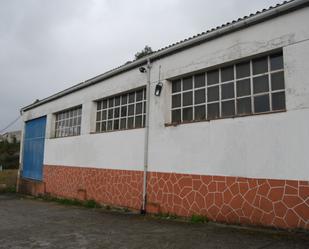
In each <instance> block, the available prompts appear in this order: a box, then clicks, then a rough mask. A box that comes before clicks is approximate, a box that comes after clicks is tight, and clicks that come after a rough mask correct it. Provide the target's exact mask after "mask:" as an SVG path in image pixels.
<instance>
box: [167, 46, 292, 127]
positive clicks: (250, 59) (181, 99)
mask: <svg viewBox="0 0 309 249" xmlns="http://www.w3.org/2000/svg"><path fill="white" fill-rule="evenodd" d="M276 54H278V51H277V52H271V53H268V54H264V55H262V56H260V57H257V56H255V57H253V58H249V59H246V60H243V61H240V62H239V61H238V62H234V63H231V64H224V65H219V66H218V67H216V68H211V69H209V70H205V71H204V72H202V73H201V72H197V73H194V74H192V75H191V76H184V77H181V78H176V79H175V80H173V81H172V84H173V82H176V81H179V80H180V86H181V87H180V91H177V92H172V90H171V100H170V101H171V105H170V106H171V107H170V120H171V123H174V122H173V117H172V113H173V111H176V110H180V121H179V122H175V123H186V122H188V121H184V120H183V109H184V108H190V107H191V108H192V109H193V110H192V112H193V114H192V115H193V116H192V122H194V121H203V120H198V119H197V118H196V113H195V107H197V106H203V105H204V106H205V115H206V117H205V119H204V121H208V120H213V119H210V118H209V115H208V114H209V112H208V105H209V104H219V117H218V119H222V118H231V117H240V116H244V114H239V113H238V108H237V101H238V100H239V99H243V98H250V100H251V113H250V114H245V116H248V115H256V114H262V113H271V112H278V111H277V110H276V111H274V110H273V104H272V95H273V94H274V93H279V92H283V93H284V94H285V92H286V90H285V79H284V88H282V89H278V90H272V79H271V75H272V74H274V73H279V72H283V73H284V65H283V67H282V68H281V69H276V70H272V69H271V57H272V56H274V55H276ZM280 54H281V56H282V59H284V58H283V52H282V51H280ZM264 57H267V72H264V73H260V74H255V75H254V74H253V60H255V59H258V58H264ZM239 63H249V65H250V72H249V75H248V76H246V77H241V78H237V74H236V65H237V64H239ZM283 64H284V63H283ZM225 67H233V72H234V79H233V80H229V81H224V82H222V76H221V72H222V68H225ZM214 70H218V73H219V82H218V83H216V84H212V85H208V79H207V76H208V72H210V71H214ZM201 74H204V76H205V85H204V86H202V87H195V76H196V75H201ZM264 75H266V76H267V77H268V91H265V92H261V93H254V91H253V79H254V78H256V77H260V76H264ZM189 77H192V89H189V90H183V79H184V78H189ZM246 79H249V80H250V94H249V95H244V96H240V97H238V92H237V82H238V81H241V80H246ZM230 83H233V84H234V97H233V98H227V99H222V86H224V85H226V84H230ZM212 87H219V98H218V100H215V101H208V96H207V94H208V89H209V88H212ZM200 89H205V102H203V103H199V104H195V91H197V90H200ZM186 92H192V94H193V97H192V101H193V103H192V105H187V106H184V105H183V102H184V100H183V94H184V93H186ZM175 95H180V106H177V107H173V106H172V97H173V96H175ZM261 95H268V98H269V111H266V112H255V106H254V98H255V97H256V96H261ZM227 101H234V109H235V113H234V115H233V116H223V115H222V103H224V102H227ZM284 110H285V109H284Z"/></svg>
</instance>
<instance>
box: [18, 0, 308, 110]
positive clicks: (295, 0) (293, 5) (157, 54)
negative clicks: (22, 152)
mask: <svg viewBox="0 0 309 249" xmlns="http://www.w3.org/2000/svg"><path fill="white" fill-rule="evenodd" d="M308 3H309V0H290V1H284V2H282V3H280V4H277V5H275V6H270V7H269V8H267V9H262V10H260V11H257V12H255V13H251V14H249V15H247V16H244V17H242V18H238V19H237V20H233V21H231V22H227V23H225V24H222V25H221V26H217V27H215V28H212V29H210V30H207V31H205V32H202V33H199V34H196V35H194V36H192V37H189V38H186V39H184V40H181V41H178V42H176V43H173V44H170V45H168V46H166V47H163V48H160V49H158V50H156V51H154V52H153V53H151V54H150V55H148V56H145V57H143V58H141V59H137V60H134V61H132V62H130V63H128V64H123V65H121V66H119V67H116V68H113V69H111V70H109V71H107V72H105V73H103V74H100V75H98V76H95V77H93V78H91V79H88V80H87V81H84V82H81V83H79V84H77V85H74V86H72V87H70V88H68V89H66V90H63V91H61V92H59V93H56V94H54V95H52V96H50V97H47V98H45V99H42V100H40V101H36V102H35V103H33V104H30V105H28V106H26V107H24V108H22V109H21V111H26V110H29V109H32V108H34V107H36V106H39V105H42V104H44V103H46V102H49V101H52V100H54V99H57V98H60V97H62V96H65V95H67V94H69V93H72V92H75V91H78V90H81V89H83V88H85V87H88V86H90V85H93V84H96V83H98V82H100V81H102V80H104V79H107V78H110V77H113V76H115V75H117V74H119V73H122V72H125V71H128V70H131V69H133V68H136V67H138V66H141V65H143V64H145V63H146V62H147V59H151V60H156V59H158V58H161V57H163V56H167V55H169V54H170V53H175V52H176V51H178V50H180V49H185V48H187V47H190V46H194V45H197V44H199V43H201V42H205V41H207V40H209V39H215V38H217V37H219V36H222V35H224V34H227V33H230V32H234V31H236V30H239V29H240V28H244V27H247V26H250V25H254V24H256V23H259V22H263V21H266V20H268V19H270V18H274V17H276V16H278V15H282V14H284V13H287V12H290V11H293V10H295V9H298V8H301V7H303V6H307V5H308ZM268 14H269V15H268ZM240 24H241V25H240ZM237 25H238V26H237Z"/></svg>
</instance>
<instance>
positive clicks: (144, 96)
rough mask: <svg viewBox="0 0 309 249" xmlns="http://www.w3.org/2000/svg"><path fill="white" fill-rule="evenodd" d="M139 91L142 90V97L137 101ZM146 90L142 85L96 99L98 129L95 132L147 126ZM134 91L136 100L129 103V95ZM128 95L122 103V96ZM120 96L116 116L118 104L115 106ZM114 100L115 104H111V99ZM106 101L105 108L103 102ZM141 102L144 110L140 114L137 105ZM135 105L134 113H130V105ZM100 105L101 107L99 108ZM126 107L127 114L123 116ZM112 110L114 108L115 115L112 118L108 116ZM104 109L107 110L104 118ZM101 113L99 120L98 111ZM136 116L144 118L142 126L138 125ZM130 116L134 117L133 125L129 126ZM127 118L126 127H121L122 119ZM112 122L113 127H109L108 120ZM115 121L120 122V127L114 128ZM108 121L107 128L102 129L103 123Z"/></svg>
mask: <svg viewBox="0 0 309 249" xmlns="http://www.w3.org/2000/svg"><path fill="white" fill-rule="evenodd" d="M139 91H142V99H141V100H139V101H137V100H136V94H137V92H139ZM145 92H146V87H141V88H137V89H134V90H131V91H127V92H124V93H119V94H116V95H112V96H108V97H105V98H103V99H100V100H97V101H96V104H97V110H96V121H95V122H96V129H95V133H105V132H111V131H121V130H129V129H136V128H144V127H145V120H144V119H145V118H144V116H145V115H146V114H145V113H144V111H145V104H146V95H145ZM132 93H134V100H133V102H130V103H129V95H130V94H132ZM124 95H126V103H125V104H123V103H122V96H124ZM117 97H119V98H120V104H119V105H118V106H117V108H119V117H117V118H116V117H115V109H116V106H115V99H116V98H117ZM110 100H112V101H113V106H109V101H110ZM104 101H107V106H106V108H103V102H104ZM139 103H141V104H142V112H141V113H140V114H138V115H137V114H136V105H137V104H139ZM131 105H133V114H132V115H129V106H131ZM99 107H100V108H99ZM123 107H125V108H126V115H125V116H122V115H121V109H122V108H123ZM110 110H113V115H112V117H111V118H109V117H108V112H109V111H110ZM103 111H106V113H107V114H106V119H103V117H102V113H103ZM99 112H100V113H101V118H100V120H98V113H99ZM136 117H141V118H142V125H141V127H136ZM129 118H133V127H130V128H129V127H128V120H129ZM123 119H125V122H126V124H125V128H122V127H121V120H123ZM110 121H111V122H112V126H111V129H108V122H110ZM115 121H118V122H119V124H118V129H114V124H115ZM104 122H105V123H106V129H105V130H102V124H103V123H104ZM98 124H99V127H100V129H99V130H98V129H97V125H98Z"/></svg>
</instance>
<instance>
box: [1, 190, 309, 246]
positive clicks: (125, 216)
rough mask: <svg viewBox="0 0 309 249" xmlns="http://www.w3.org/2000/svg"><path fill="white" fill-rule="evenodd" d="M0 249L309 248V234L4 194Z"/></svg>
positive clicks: (2, 199) (2, 198) (2, 196)
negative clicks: (94, 207) (158, 215)
mask: <svg viewBox="0 0 309 249" xmlns="http://www.w3.org/2000/svg"><path fill="white" fill-rule="evenodd" d="M0 248H6V249H7V248H117V249H119V248H122V249H126V248H143V249H145V248H156V249H157V248H158V249H159V248H160V249H161V248H163V249H164V248H166V249H173V248H184V249H189V248H194V249H195V248H216V249H221V248H222V249H223V248H224V249H226V248H229V249H230V248H231V249H232V248H235V249H242V248H245V249H251V248H252V249H262V248H263V249H264V248H266V249H268V248H278V249H279V248H280V249H285V248H286V249H287V248H289V249H291V248H294V249H298V248H304V249H305V248H306V249H308V248H309V234H306V233H300V234H292V233H286V232H284V233H282V232H276V231H272V230H262V229H260V230H257V229H245V228H241V227H233V226H224V225H216V224H212V223H207V224H192V223H187V222H179V221H168V220H162V219H155V218H152V217H149V216H141V215H136V214H130V213H119V212H118V213H115V212H111V211H106V210H103V209H87V208H83V207H75V206H65V205H60V204H57V203H52V202H46V201H40V200H36V199H29V198H25V197H22V196H18V195H15V194H5V195H4V194H2V195H0Z"/></svg>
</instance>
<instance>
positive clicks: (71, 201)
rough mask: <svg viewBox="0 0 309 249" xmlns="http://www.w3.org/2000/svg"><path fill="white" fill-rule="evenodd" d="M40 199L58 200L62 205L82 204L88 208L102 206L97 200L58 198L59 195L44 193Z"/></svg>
mask: <svg viewBox="0 0 309 249" xmlns="http://www.w3.org/2000/svg"><path fill="white" fill-rule="evenodd" d="M39 198H40V199H42V200H44V201H52V202H57V203H59V204H62V205H67V206H81V207H86V208H101V205H100V204H99V203H97V202H96V201H95V200H86V201H80V200H77V199H67V198H58V197H52V196H48V195H43V196H40V197H39Z"/></svg>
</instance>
